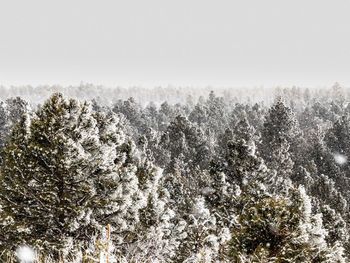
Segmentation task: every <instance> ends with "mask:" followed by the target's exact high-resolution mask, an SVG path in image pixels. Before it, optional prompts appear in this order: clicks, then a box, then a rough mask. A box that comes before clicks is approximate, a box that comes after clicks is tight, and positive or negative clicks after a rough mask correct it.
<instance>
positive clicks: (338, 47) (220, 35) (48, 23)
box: [0, 0, 350, 87]
mask: <svg viewBox="0 0 350 263" xmlns="http://www.w3.org/2000/svg"><path fill="white" fill-rule="evenodd" d="M349 11H350V1H348V0H332V1H323V0H307V1H305V0H304V1H301V0H293V1H284V0H245V1H243V0H241V1H233V0H227V1H226V0H216V1H214V0H212V1H208V0H176V1H174V0H171V1H170V0H147V1H145V0H138V1H136V0H134V1H133V0H127V1H117V0H111V1H107V0H98V1H97V0H94V1H93V0H60V1H48V0H30V1H28V0H22V1H18V0H11V1H1V2H0V84H4V85H22V84H32V85H38V84H55V83H56V84H57V83H60V84H63V85H71V84H72V85H77V84H79V83H80V82H81V81H84V82H92V83H95V84H102V85H106V86H116V85H121V86H130V85H141V86H151V87H152V86H155V85H163V86H164V85H168V84H172V85H193V86H203V85H211V86H260V85H264V86H265V87H267V86H276V85H282V86H285V85H289V86H290V85H301V86H323V85H327V86H330V85H332V84H333V83H334V82H335V81H338V82H339V83H340V84H341V85H344V86H350V74H349V70H350V26H349V25H350V15H349Z"/></svg>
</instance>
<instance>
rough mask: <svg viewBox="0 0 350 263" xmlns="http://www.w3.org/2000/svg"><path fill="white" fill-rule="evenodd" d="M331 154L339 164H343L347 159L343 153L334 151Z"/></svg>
mask: <svg viewBox="0 0 350 263" xmlns="http://www.w3.org/2000/svg"><path fill="white" fill-rule="evenodd" d="M333 156H334V160H335V162H336V163H337V164H339V165H343V164H345V163H346V162H347V161H348V157H347V156H345V155H344V154H340V153H336V154H334V155H333Z"/></svg>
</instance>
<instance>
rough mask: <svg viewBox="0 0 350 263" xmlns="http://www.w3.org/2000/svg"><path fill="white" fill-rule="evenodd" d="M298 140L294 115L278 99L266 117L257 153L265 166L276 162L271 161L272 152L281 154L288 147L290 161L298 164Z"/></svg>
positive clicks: (299, 146) (299, 133)
mask: <svg viewBox="0 0 350 263" xmlns="http://www.w3.org/2000/svg"><path fill="white" fill-rule="evenodd" d="M300 140H301V131H300V129H299V126H298V123H297V120H296V118H295V115H294V113H293V112H292V110H291V109H290V108H288V107H287V106H286V105H285V103H284V102H283V101H282V100H281V99H278V100H277V102H276V103H275V104H274V105H273V106H272V107H271V108H270V109H269V112H268V114H267V116H266V120H265V122H264V128H263V130H262V143H261V145H259V151H260V153H261V155H262V157H263V159H264V160H265V162H266V164H267V165H269V164H270V163H271V162H273V161H276V160H273V158H275V156H273V154H272V153H273V152H274V151H277V152H281V151H282V152H283V151H286V148H288V147H290V152H291V160H292V161H293V162H298V161H299V159H300V158H301V157H300V156H299V155H301V153H302V149H301V141H300ZM288 145H289V146H288ZM280 148H282V149H280ZM283 148H285V149H283ZM277 155H279V154H277Z"/></svg>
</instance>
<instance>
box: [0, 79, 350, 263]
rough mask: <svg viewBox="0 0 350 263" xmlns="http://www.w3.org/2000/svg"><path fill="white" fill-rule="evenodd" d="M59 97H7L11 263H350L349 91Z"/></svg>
mask: <svg viewBox="0 0 350 263" xmlns="http://www.w3.org/2000/svg"><path fill="white" fill-rule="evenodd" d="M57 90H58V91H59V89H57V88H52V87H51V88H46V89H44V88H41V91H38V92H37V93H35V92H36V91H35V89H34V88H28V87H22V88H18V89H12V90H11V89H8V90H7V91H6V92H5V91H4V92H3V93H2V94H3V100H2V101H1V103H0V123H1V125H0V147H1V159H0V251H2V252H1V257H2V260H3V261H6V260H8V259H9V258H11V257H13V255H14V253H15V251H16V249H17V248H18V247H21V246H23V245H26V246H29V247H31V248H33V249H34V250H35V251H36V253H37V256H38V258H41V260H42V262H89V263H90V262H91V263H92V262H99V260H101V258H105V259H106V258H107V257H108V261H109V262H187V263H190V262H191V263H192V262H193V263H194V262H198V263H199V262H264V263H267V262H276V263H277V262H310V263H311V262H329V263H334V262H348V258H350V236H349V235H350V231H349V230H350V214H349V203H350V168H349V164H348V162H347V158H348V156H350V103H349V102H350V92H349V91H348V90H347V89H344V88H342V87H341V86H340V85H339V84H335V85H334V86H333V87H331V88H323V89H302V88H297V87H293V88H277V89H274V90H272V89H271V90H269V89H249V90H244V89H241V90H239V89H234V90H229V89H220V90H214V91H210V89H202V90H198V89H185V88H183V89H173V88H168V89H161V88H159V89H153V90H149V91H147V90H146V89H144V90H141V91H139V93H138V94H139V96H138V97H137V96H134V95H133V92H134V93H136V91H135V90H136V89H135V88H134V89H131V90H122V89H108V90H103V88H101V87H94V86H89V87H85V88H84V86H81V87H78V88H76V89H71V91H69V90H68V89H66V90H61V92H56V91H57ZM90 90H91V92H90ZM262 91H263V92H262ZM15 92H18V93H19V94H20V93H22V94H23V96H19V97H13V96H17V95H19V94H15ZM40 92H42V93H40ZM52 92H54V93H52ZM49 93H50V96H48V94H49ZM31 94H35V95H31ZM39 94H41V95H42V96H39ZM86 94H89V95H88V96H87V95H86ZM140 94H141V95H140ZM142 94H143V96H144V97H142ZM127 95H130V96H131V97H129V98H128V97H127ZM6 96H7V97H6ZM45 96H46V97H47V98H46V97H45ZM37 97H38V98H37ZM39 97H40V99H39ZM44 97H45V98H46V100H43V98H44ZM35 101H37V102H38V103H35ZM101 262H102V261H101ZM103 262H104V261H103Z"/></svg>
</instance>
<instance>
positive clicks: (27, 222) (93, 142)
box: [0, 94, 140, 256]
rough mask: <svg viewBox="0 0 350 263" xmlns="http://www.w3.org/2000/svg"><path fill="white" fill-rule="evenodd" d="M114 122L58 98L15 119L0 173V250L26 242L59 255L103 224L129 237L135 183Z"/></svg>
mask: <svg viewBox="0 0 350 263" xmlns="http://www.w3.org/2000/svg"><path fill="white" fill-rule="evenodd" d="M101 120H103V121H101ZM117 122H118V121H117V117H116V116H115V115H112V114H111V115H107V116H101V115H99V116H96V118H95V117H94V113H93V112H92V111H91V107H90V105H89V104H88V103H86V102H79V101H77V100H73V99H71V100H69V101H68V100H66V99H64V98H63V97H62V95H60V94H55V95H53V96H52V97H51V98H50V99H49V100H48V101H46V103H45V104H44V105H43V106H42V107H41V108H40V109H39V110H38V111H37V112H36V114H35V116H34V117H32V118H30V119H29V118H28V117H26V116H24V117H23V118H22V119H21V121H20V122H19V124H18V125H16V126H15V128H14V129H13V131H12V133H11V138H10V142H9V144H8V146H7V147H6V148H5V150H4V161H3V165H2V167H1V180H0V181H1V182H0V204H1V208H2V211H1V217H2V218H3V220H5V219H6V221H3V222H9V223H3V224H2V225H3V227H2V228H1V247H2V249H13V248H14V247H15V246H17V245H19V244H23V243H27V244H30V245H33V246H35V247H37V248H39V249H40V248H45V249H47V251H52V252H53V253H55V255H56V256H58V253H60V254H62V255H63V256H64V255H65V254H67V253H68V252H67V251H66V250H65V247H66V246H68V245H70V244H71V243H72V240H74V242H75V243H78V244H80V245H77V246H81V245H84V244H86V243H87V242H89V241H90V239H91V237H92V236H94V235H99V233H101V231H102V229H104V228H105V227H106V226H107V224H111V226H112V229H113V231H112V232H113V233H115V234H114V236H117V237H118V233H121V232H122V231H123V230H124V231H125V230H126V229H127V230H128V231H131V230H132V228H130V225H133V224H134V223H133V222H135V221H136V222H137V215H136V212H137V209H139V206H140V204H139V202H138V201H137V199H138V198H137V195H138V188H137V185H138V179H137V177H136V174H135V172H136V167H135V166H134V165H133V164H132V163H130V162H129V160H130V158H129V156H128V154H130V151H129V152H128V151H127V150H126V149H128V148H130V147H128V146H127V144H126V143H125V137H124V134H123V132H122V131H120V130H118V129H117V127H118V125H117ZM135 218H136V220H135ZM116 239H117V238H116Z"/></svg>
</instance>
